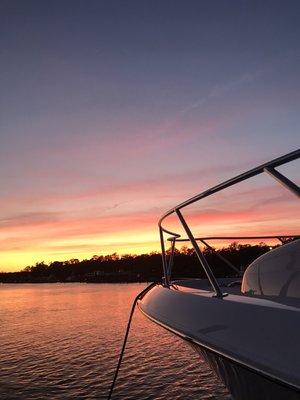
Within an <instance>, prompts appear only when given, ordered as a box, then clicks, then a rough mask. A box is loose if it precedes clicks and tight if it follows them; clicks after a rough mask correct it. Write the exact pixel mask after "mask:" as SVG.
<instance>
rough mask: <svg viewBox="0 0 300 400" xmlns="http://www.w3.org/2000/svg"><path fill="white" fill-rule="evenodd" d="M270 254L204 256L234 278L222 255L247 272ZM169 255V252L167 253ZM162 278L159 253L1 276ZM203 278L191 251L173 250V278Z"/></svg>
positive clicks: (261, 249)
mask: <svg viewBox="0 0 300 400" xmlns="http://www.w3.org/2000/svg"><path fill="white" fill-rule="evenodd" d="M269 250H270V247H269V245H267V244H265V243H260V244H258V245H254V246H253V245H250V244H238V243H237V242H234V243H231V244H230V245H229V246H228V247H223V248H221V249H212V248H207V247H206V248H204V250H203V253H204V255H205V257H206V259H207V261H208V263H209V265H210V266H211V268H212V270H213V272H214V274H215V276H217V277H233V276H236V273H235V271H234V270H232V269H231V268H230V267H228V265H226V263H225V262H224V261H223V260H221V259H220V258H219V257H218V255H221V256H222V257H224V258H225V259H227V260H228V261H230V262H231V263H232V264H233V265H234V266H235V267H237V268H238V269H240V270H241V269H244V268H246V267H247V266H248V265H249V264H250V263H251V262H252V261H253V260H254V259H256V258H257V257H259V256H260V255H262V254H264V253H266V252H267V251H269ZM167 254H170V249H169V250H168V251H167ZM162 275H163V272H162V260H161V254H160V253H159V252H151V253H149V254H141V255H133V254H125V255H121V256H120V255H118V254H117V253H113V254H110V255H106V256H97V255H95V256H93V257H92V258H90V259H85V260H82V261H79V260H78V259H76V258H73V259H71V260H68V261H54V262H51V263H49V264H46V263H44V262H38V263H36V264H35V265H33V266H28V267H26V268H24V269H23V270H22V271H20V272H2V273H0V282H2V283H46V282H99V283H110V282H151V281H157V280H160V279H161V277H162ZM182 277H185V278H186V277H193V278H205V277H206V276H205V274H204V272H203V269H202V267H201V265H200V263H199V261H198V259H197V257H196V254H195V252H194V250H193V249H191V248H188V247H186V246H183V247H181V249H180V250H178V249H175V253H174V266H173V270H172V278H174V279H177V278H182Z"/></svg>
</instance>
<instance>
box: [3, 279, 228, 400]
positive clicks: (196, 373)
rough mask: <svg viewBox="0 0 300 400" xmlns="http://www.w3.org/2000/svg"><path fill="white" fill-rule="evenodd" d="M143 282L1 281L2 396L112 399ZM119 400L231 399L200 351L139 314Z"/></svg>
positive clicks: (120, 382) (119, 386)
mask: <svg viewBox="0 0 300 400" xmlns="http://www.w3.org/2000/svg"><path fill="white" fill-rule="evenodd" d="M144 286H145V285H144V284H123V285H122V284H121V285H120V284H36V285H31V284H28V285H27V284H24V285H0V310H1V311H0V322H1V332H0V345H1V349H2V350H1V360H0V397H1V398H5V399H7V400H12V399H14V400H16V399H22V400H23V399H25V398H26V399H51V400H54V399H62V398H64V399H74V398H78V399H79V398H80V399H103V400H104V399H105V398H106V396H107V393H108V388H109V385H110V382H111V379H112V375H113V371H114V368H115V365H116V361H117V357H118V353H119V350H120V346H121V343H122V339H123V335H124V330H125V326H126V323H127V318H128V313H129V311H130V306H131V302H132V300H133V298H134V297H135V296H136V294H137V293H138V292H139V291H141V290H142V289H143V287H144ZM113 398H114V399H127V400H129V399H139V400H143V399H153V400H154V399H157V400H159V399H166V398H172V399H183V398H184V399H187V400H188V399H194V400H195V399H220V400H223V399H229V396H228V394H227V392H226V389H225V388H224V387H223V386H222V385H221V384H220V382H219V381H218V379H217V378H216V377H215V376H214V375H213V373H212V372H211V371H210V369H209V368H208V367H207V365H206V364H205V363H204V362H203V361H202V360H201V359H199V356H198V355H197V354H196V353H194V352H193V350H192V349H191V348H190V347H189V346H188V345H187V344H185V343H183V342H182V341H181V340H180V339H179V338H176V337H175V336H173V335H172V334H170V333H169V332H167V331H165V330H163V329H162V328H160V327H158V326H156V325H155V324H153V323H152V322H150V321H148V320H147V319H146V318H145V317H144V316H143V315H141V313H140V312H139V311H136V313H135V315H134V318H133V323H132V327H131V333H130V336H129V340H128V346H127V351H126V355H125V358H124V361H123V365H122V368H121V371H120V374H119V379H118V381H117V385H116V389H115V392H114V396H113Z"/></svg>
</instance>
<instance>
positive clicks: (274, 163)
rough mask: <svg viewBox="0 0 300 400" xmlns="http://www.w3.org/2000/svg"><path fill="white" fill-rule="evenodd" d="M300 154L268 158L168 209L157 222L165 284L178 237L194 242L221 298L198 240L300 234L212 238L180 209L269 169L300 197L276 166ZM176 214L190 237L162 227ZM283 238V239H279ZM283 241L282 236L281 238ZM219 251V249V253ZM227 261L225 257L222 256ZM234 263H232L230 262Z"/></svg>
mask: <svg viewBox="0 0 300 400" xmlns="http://www.w3.org/2000/svg"><path fill="white" fill-rule="evenodd" d="M298 158H300V149H298V150H295V151H293V152H291V153H289V154H286V155H284V156H282V157H279V158H276V159H274V160H272V161H269V162H267V163H265V164H262V165H259V166H258V167H256V168H253V169H251V170H249V171H247V172H245V173H243V174H240V175H238V176H236V177H234V178H231V179H229V180H227V181H225V182H223V183H221V184H219V185H216V186H214V187H212V188H210V189H208V190H206V191H204V192H202V193H199V194H198V195H196V196H194V197H192V198H190V199H188V200H186V201H184V202H183V203H180V204H178V205H177V206H175V207H173V208H171V209H170V210H169V211H167V212H166V213H165V214H164V215H163V216H162V217H161V218H160V220H159V222H158V227H159V235H160V242H161V251H162V264H163V271H164V285H165V286H170V272H171V268H172V263H173V258H174V250H175V243H176V242H178V241H181V242H183V241H189V242H191V244H192V246H193V248H194V251H195V253H196V255H197V258H198V260H199V262H200V264H201V265H202V268H203V269H204V272H205V274H206V276H207V278H208V280H209V282H210V284H211V286H212V288H213V290H214V292H215V296H216V297H219V298H222V297H224V294H223V293H222V291H221V289H220V286H219V284H218V281H217V279H216V277H215V276H214V274H213V272H212V270H211V268H210V266H209V264H208V262H207V260H206V258H205V257H204V255H203V253H202V252H201V249H200V247H199V245H198V243H197V242H198V241H201V242H202V243H203V241H204V243H203V244H205V245H207V242H206V241H207V240H209V239H210V240H212V239H267V238H269V239H270V238H274V239H275V238H276V239H279V240H281V239H284V238H291V237H299V236H298V235H288V236H286V235H279V236H255V237H254V236H244V237H210V238H195V237H194V235H193V233H192V231H191V230H190V228H189V226H188V224H187V222H186V220H185V219H184V217H183V215H182V213H181V210H182V209H183V208H185V207H187V206H189V205H191V204H193V203H195V202H197V201H199V200H201V199H204V198H205V197H208V196H211V195H212V194H215V193H217V192H220V191H221V190H224V189H226V188H228V187H230V186H233V185H236V184H237V183H240V182H243V181H245V180H247V179H249V178H252V177H254V176H257V175H260V174H263V173H267V174H269V175H270V176H271V177H272V178H274V179H275V180H276V181H278V182H279V183H281V184H282V185H283V186H284V187H285V188H286V189H288V190H289V191H290V192H292V193H293V194H294V195H296V196H297V197H300V188H299V186H297V185H296V184H295V183H294V182H292V181H291V180H290V179H288V178H287V177H286V176H284V175H282V174H281V173H280V172H278V171H277V170H276V169H275V168H276V167H279V166H281V165H284V164H287V163H289V162H291V161H293V160H296V159H298ZM172 214H175V215H177V217H178V219H179V221H180V223H181V225H182V227H183V229H184V231H185V233H186V235H187V238H181V235H180V234H179V233H176V232H172V231H170V230H168V229H166V228H165V227H163V225H162V222H163V221H164V220H165V219H166V218H167V217H169V216H170V215H172ZM164 234H168V235H171V237H170V238H168V240H170V241H171V243H172V245H171V255H170V258H169V260H167V255H166V249H165V238H164ZM280 238H281V239H280ZM281 241H282V240H281ZM216 254H217V253H216ZM223 261H224V262H225V260H224V259H223ZM226 263H227V265H229V264H228V263H229V262H228V260H226ZM230 264H231V263H230ZM232 267H233V269H234V270H236V272H237V268H236V267H234V266H233V265H231V268H232Z"/></svg>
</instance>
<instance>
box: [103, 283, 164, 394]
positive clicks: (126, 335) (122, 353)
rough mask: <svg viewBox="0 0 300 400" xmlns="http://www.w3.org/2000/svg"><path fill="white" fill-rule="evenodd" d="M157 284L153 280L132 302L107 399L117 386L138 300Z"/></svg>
mask: <svg viewBox="0 0 300 400" xmlns="http://www.w3.org/2000/svg"><path fill="white" fill-rule="evenodd" d="M155 285H156V282H152V283H151V284H150V285H149V286H147V287H146V288H145V289H144V290H142V291H141V292H140V293H139V294H138V295H137V296H136V298H135V299H134V302H133V303H132V306H131V311H130V315H129V319H128V323H127V328H126V333H125V337H124V341H123V346H122V350H121V353H120V356H119V361H118V364H117V368H116V371H115V375H114V379H113V381H112V384H111V387H110V391H109V394H108V397H107V400H110V399H111V396H112V393H113V390H114V387H115V383H116V380H117V377H118V373H119V369H120V367H121V363H122V359H123V355H124V352H125V347H126V343H127V338H128V334H129V330H130V325H131V320H132V317H133V313H134V310H135V306H136V304H137V302H138V300H140V299H141V298H142V297H143V296H144V295H145V294H146V293H147V292H148V290H150V289H151V288H152V287H153V286H155Z"/></svg>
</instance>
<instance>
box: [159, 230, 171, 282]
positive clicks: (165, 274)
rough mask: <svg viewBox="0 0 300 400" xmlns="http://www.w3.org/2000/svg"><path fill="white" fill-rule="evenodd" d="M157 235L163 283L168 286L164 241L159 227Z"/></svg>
mask: <svg viewBox="0 0 300 400" xmlns="http://www.w3.org/2000/svg"><path fill="white" fill-rule="evenodd" d="M159 236H160V245H161V257H162V264H163V271H164V284H165V285H166V286H170V282H169V278H168V271H167V268H168V267H167V262H166V250H165V242H164V232H163V230H162V228H161V227H159Z"/></svg>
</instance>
